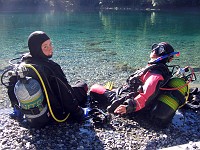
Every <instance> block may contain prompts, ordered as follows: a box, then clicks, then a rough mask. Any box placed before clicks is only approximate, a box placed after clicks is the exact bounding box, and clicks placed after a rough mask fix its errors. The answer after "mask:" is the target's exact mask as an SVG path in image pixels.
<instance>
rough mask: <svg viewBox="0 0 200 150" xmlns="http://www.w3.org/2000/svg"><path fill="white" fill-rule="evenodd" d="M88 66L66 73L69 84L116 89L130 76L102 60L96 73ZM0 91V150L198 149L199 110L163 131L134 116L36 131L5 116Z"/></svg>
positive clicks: (182, 112)
mask: <svg viewBox="0 0 200 150" xmlns="http://www.w3.org/2000/svg"><path fill="white" fill-rule="evenodd" d="M90 60H91V59H90ZM94 61H95V60H94ZM91 62H92V61H91ZM91 62H88V61H85V64H84V63H83V64H82V67H80V68H79V69H77V68H75V67H71V68H68V69H66V72H65V73H66V74H67V78H68V79H69V81H70V82H71V83H74V82H75V81H76V80H77V79H84V80H85V81H86V82H87V83H88V85H89V86H91V85H92V84H94V83H102V84H105V83H106V82H107V81H115V86H119V85H121V84H123V83H124V81H125V79H126V78H127V77H128V75H129V74H130V70H129V69H127V68H126V66H118V67H116V66H114V65H113V63H112V65H109V64H108V61H106V60H101V66H98V67H99V68H100V69H96V68H95V67H96V65H91V66H90V67H89V68H87V70H86V69H85V67H84V66H88V64H91ZM74 63H76V62H74ZM72 66H73V65H72ZM64 70H65V68H64ZM194 86H196V85H194ZM198 86H199V85H198ZM0 91H1V94H0V108H1V109H0V149H2V150H6V149H16V150H26V149H31V150H32V149H35V150H36V149H38V150H42V149H45V150H47V149H51V150H53V149H55V150H58V149H65V150H66V149H70V150H80V149H85V150H90V149H91V150H92V149H97V150H101V149H102V150H103V149H106V150H111V149H112V150H115V149H120V150H121V149H127V150H138V149H140V150H144V149H146V150H154V149H163V148H167V147H171V146H177V145H182V144H187V146H186V148H185V149H195V150H196V149H200V147H199V146H198V145H197V144H196V143H195V142H199V141H200V121H199V120H200V111H199V110H198V111H194V110H189V109H182V110H180V111H178V112H177V114H176V115H175V116H174V119H173V121H172V124H170V126H169V127H168V128H166V129H160V128H157V127H155V126H153V125H152V124H151V123H150V122H149V121H148V118H146V117H145V116H142V117H141V116H140V115H139V116H138V115H135V116H129V117H126V118H122V117H119V116H112V120H111V122H110V124H105V125H104V126H102V127H96V126H94V125H93V123H92V121H91V120H87V121H85V122H83V123H80V124H78V123H69V122H65V123H59V124H58V123H55V124H50V125H48V126H46V127H45V128H43V129H40V130H39V129H34V128H32V129H31V128H29V127H27V126H26V125H25V124H23V123H19V122H18V121H16V120H13V119H10V118H9V115H8V114H9V112H11V108H10V107H9V100H8V97H7V94H6V89H5V88H4V87H2V85H1V87H0Z"/></svg>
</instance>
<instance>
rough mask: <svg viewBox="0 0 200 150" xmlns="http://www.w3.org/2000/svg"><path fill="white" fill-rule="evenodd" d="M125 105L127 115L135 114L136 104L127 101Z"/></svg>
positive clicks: (130, 100)
mask: <svg viewBox="0 0 200 150" xmlns="http://www.w3.org/2000/svg"><path fill="white" fill-rule="evenodd" d="M123 105H126V114H130V113H133V112H134V111H135V109H136V103H135V101H134V100H132V99H127V100H126V101H124V102H123Z"/></svg>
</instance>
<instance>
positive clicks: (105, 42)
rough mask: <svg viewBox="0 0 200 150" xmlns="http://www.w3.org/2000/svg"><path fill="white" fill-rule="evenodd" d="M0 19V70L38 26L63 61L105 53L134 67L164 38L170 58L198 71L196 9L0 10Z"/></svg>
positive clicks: (199, 41)
mask: <svg viewBox="0 0 200 150" xmlns="http://www.w3.org/2000/svg"><path fill="white" fill-rule="evenodd" d="M0 20H1V21H0V46H1V49H0V52H1V55H0V69H1V70H3V69H4V68H5V67H6V66H7V61H8V60H9V59H11V58H14V57H16V56H19V54H20V53H23V52H25V51H28V49H27V37H28V35H29V34H30V33H31V32H33V31H35V30H43V31H45V32H46V33H47V34H48V35H49V36H50V37H51V39H52V41H53V45H54V49H55V51H56V52H55V55H54V59H56V60H57V62H59V63H60V64H61V65H62V66H66V65H68V63H69V62H73V61H74V60H75V59H80V60H81V59H87V60H88V59H91V60H92V61H94V60H95V59H96V60H99V59H101V60H104V59H106V58H108V55H109V60H111V61H112V62H117V63H119V64H128V65H129V66H131V67H134V68H139V67H141V66H144V65H145V64H146V62H147V60H148V58H149V54H150V47H151V45H152V43H158V42H161V41H167V42H169V43H170V44H171V45H172V46H173V47H174V49H175V50H176V51H180V53H181V56H180V57H179V59H176V60H174V62H173V63H174V64H180V65H181V66H182V67H184V66H188V65H189V66H192V67H193V68H194V69H195V72H196V75H197V78H199V76H200V73H199V72H200V55H199V53H200V51H199V49H200V27H199V25H200V12H187V11H184V12H153V11H151V12H150V11H149V12H92V13H89V12H79V13H75V12H74V13H54V12H50V13H34V14H33V13H0ZM98 53H99V54H98ZM100 53H101V54H100ZM102 53H104V54H105V55H102ZM66 61H67V63H66ZM76 63H77V65H80V66H81V65H82V62H79V61H77V62H76ZM66 67H67V66H66ZM88 67H89V64H88ZM97 67H98V66H97ZM197 82H199V81H197Z"/></svg>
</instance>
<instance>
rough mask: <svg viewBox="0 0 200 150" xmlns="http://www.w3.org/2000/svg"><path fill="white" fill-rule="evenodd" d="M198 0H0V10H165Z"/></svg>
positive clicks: (195, 4) (196, 3)
mask: <svg viewBox="0 0 200 150" xmlns="http://www.w3.org/2000/svg"><path fill="white" fill-rule="evenodd" d="M199 6H200V0H0V10H14V9H36V8H37V9H41V10H45V9H47V10H63V11H67V10H76V9H78V10H80V9H107V8H131V9H138V8H139V9H140V8H141V9H145V8H151V9H165V8H182V7H199Z"/></svg>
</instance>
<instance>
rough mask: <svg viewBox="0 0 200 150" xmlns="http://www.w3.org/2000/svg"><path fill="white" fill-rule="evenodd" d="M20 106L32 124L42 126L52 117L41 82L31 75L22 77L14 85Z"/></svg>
mask: <svg viewBox="0 0 200 150" xmlns="http://www.w3.org/2000/svg"><path fill="white" fill-rule="evenodd" d="M14 93H15V96H16V98H17V100H18V103H19V106H20V108H21V111H22V113H23V114H24V115H25V118H26V119H27V121H28V122H29V124H30V126H32V127H35V126H36V125H37V127H38V125H39V124H40V125H41V126H42V125H43V124H45V123H47V122H48V120H49V119H50V115H49V111H48V109H47V104H46V103H45V101H44V95H43V92H42V89H41V86H40V84H39V82H38V81H37V80H35V79H33V78H31V77H24V78H20V79H19V80H18V81H17V83H16V84H15V87H14Z"/></svg>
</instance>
